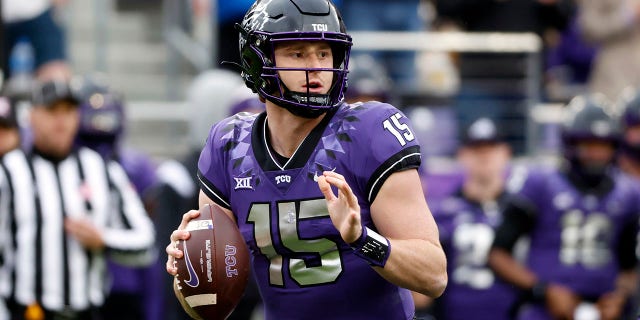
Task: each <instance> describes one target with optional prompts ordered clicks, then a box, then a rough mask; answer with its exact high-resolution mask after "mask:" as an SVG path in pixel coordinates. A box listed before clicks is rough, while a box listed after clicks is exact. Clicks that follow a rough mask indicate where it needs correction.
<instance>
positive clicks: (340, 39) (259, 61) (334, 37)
mask: <svg viewBox="0 0 640 320" xmlns="http://www.w3.org/2000/svg"><path fill="white" fill-rule="evenodd" d="M242 36H245V37H246V38H244V39H243V40H244V41H247V42H246V43H245V44H243V43H242V41H243V40H241V45H240V46H241V48H243V50H242V51H241V53H242V57H241V60H242V67H243V74H242V75H243V78H244V79H245V81H246V82H247V84H248V85H250V87H252V89H254V91H256V92H257V93H259V94H260V95H261V96H262V97H264V98H265V99H266V100H269V101H271V102H273V103H274V104H276V105H278V106H281V107H283V108H286V109H287V110H289V111H290V112H291V113H293V114H295V115H297V116H301V117H305V118H316V117H318V116H320V115H322V114H324V113H325V112H327V111H328V110H329V109H331V108H334V107H336V106H337V105H338V104H339V103H340V102H342V100H343V99H344V92H345V90H346V80H347V73H348V65H349V54H350V51H351V38H350V37H349V36H348V35H346V34H344V33H329V32H280V33H275V34H273V33H272V34H270V33H265V32H261V31H254V32H249V33H246V34H244V35H242ZM292 41H324V42H327V43H328V44H329V45H330V47H331V50H332V53H333V67H332V68H289V67H287V68H285V67H277V66H276V61H275V58H274V57H275V48H276V46H277V45H278V44H281V43H286V42H292ZM260 67H261V68H260ZM258 69H260V70H258ZM294 71H295V72H304V73H305V76H306V82H307V84H309V79H310V73H313V72H332V73H333V77H332V81H331V86H330V88H329V90H328V91H327V93H326V94H319V93H313V92H310V90H309V89H307V91H303V92H298V91H292V90H290V89H289V88H287V86H286V85H285V84H284V82H283V80H282V77H281V73H283V72H294Z"/></svg>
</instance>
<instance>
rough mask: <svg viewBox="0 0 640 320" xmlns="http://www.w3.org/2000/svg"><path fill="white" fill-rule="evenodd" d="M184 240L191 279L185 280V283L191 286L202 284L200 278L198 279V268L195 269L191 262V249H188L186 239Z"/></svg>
mask: <svg viewBox="0 0 640 320" xmlns="http://www.w3.org/2000/svg"><path fill="white" fill-rule="evenodd" d="M183 241H184V240H183ZM184 242H185V243H183V244H184V245H183V246H182V247H183V248H184V260H185V263H186V264H187V271H189V280H187V281H185V282H184V283H186V284H187V285H188V286H189V287H192V288H195V287H197V286H198V285H199V284H200V279H198V275H197V274H196V269H194V268H193V265H192V264H191V259H189V250H187V244H186V241H184Z"/></svg>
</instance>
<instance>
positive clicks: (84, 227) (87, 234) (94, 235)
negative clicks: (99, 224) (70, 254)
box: [64, 218, 104, 250]
mask: <svg viewBox="0 0 640 320" xmlns="http://www.w3.org/2000/svg"><path fill="white" fill-rule="evenodd" d="M64 229H65V230H66V231H67V233H68V234H70V235H71V236H73V237H74V238H76V240H78V242H80V244H82V246H83V247H85V248H86V249H89V250H101V249H103V248H104V240H103V239H102V234H101V232H100V230H98V228H96V226H95V225H94V224H93V223H92V222H91V221H90V220H88V219H82V218H79V219H76V218H66V219H65V220H64Z"/></svg>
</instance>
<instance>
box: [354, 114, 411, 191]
mask: <svg viewBox="0 0 640 320" xmlns="http://www.w3.org/2000/svg"><path fill="white" fill-rule="evenodd" d="M359 108H363V110H361V111H360V112H358V113H357V114H356V116H357V117H358V118H359V121H358V122H357V132H358V134H357V135H355V140H357V141H355V142H356V143H355V145H356V146H357V147H356V150H355V151H356V152H355V153H353V154H352V157H351V163H350V166H351V168H353V169H354V173H355V174H356V175H357V180H358V182H359V186H358V187H359V188H360V189H361V190H362V191H363V192H364V194H365V197H366V200H367V201H368V202H369V203H373V201H374V200H375V198H376V196H377V194H378V192H379V191H380V188H381V187H382V185H383V184H384V182H385V181H386V179H387V178H389V176H391V174H393V173H395V172H398V171H402V170H407V169H412V168H418V167H419V166H420V163H421V157H420V144H419V143H418V140H417V139H416V137H415V135H414V134H413V129H412V126H411V123H410V121H409V119H408V118H407V117H406V116H405V115H404V114H403V113H402V112H401V111H400V110H398V109H396V108H395V107H393V106H391V105H389V104H384V103H377V102H375V103H374V102H370V103H366V104H363V105H362V106H360V107H359Z"/></svg>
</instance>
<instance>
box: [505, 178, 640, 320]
mask: <svg viewBox="0 0 640 320" xmlns="http://www.w3.org/2000/svg"><path fill="white" fill-rule="evenodd" d="M517 171H519V174H520V175H521V179H514V181H516V182H515V183H514V184H513V185H511V188H512V191H514V192H516V193H518V194H520V195H521V196H523V197H525V198H526V199H528V200H529V201H531V203H532V204H533V205H534V206H535V210H536V221H535V225H534V227H533V229H532V231H531V244H530V249H529V252H528V256H527V266H528V267H529V268H530V269H531V270H532V271H533V272H534V273H535V274H536V275H537V276H538V277H539V278H540V279H541V280H543V281H548V282H553V283H559V284H562V285H564V286H566V287H568V288H570V289H571V290H572V291H573V292H575V293H576V294H578V295H580V296H581V298H582V299H584V300H586V301H591V302H593V301H595V300H597V299H598V298H599V297H600V296H601V295H602V294H604V293H607V292H610V291H612V290H613V289H614V288H615V282H616V277H617V275H618V273H619V272H620V269H621V268H620V265H619V259H618V258H619V257H618V249H617V248H618V246H619V245H620V238H621V237H620V235H621V234H622V230H623V229H624V228H625V227H628V226H630V225H632V226H637V224H638V213H639V212H640V204H639V195H640V193H639V189H638V187H637V184H636V182H635V181H634V180H632V179H631V178H630V177H628V176H625V175H623V174H616V175H615V176H614V178H613V181H614V185H613V186H612V189H611V190H610V191H609V192H606V194H604V195H600V196H598V195H595V194H586V193H583V192H580V191H579V190H577V189H576V188H575V187H574V185H573V184H571V182H570V181H569V180H568V179H567V176H566V175H565V174H563V173H561V172H559V171H557V170H530V171H528V170H526V169H523V168H521V169H519V170H517ZM523 310H524V312H523V313H521V316H520V317H519V319H532V320H534V319H536V320H537V319H551V316H550V315H549V314H548V313H547V312H546V311H545V310H544V307H543V306H541V305H533V306H528V307H526V308H524V309H523Z"/></svg>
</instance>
